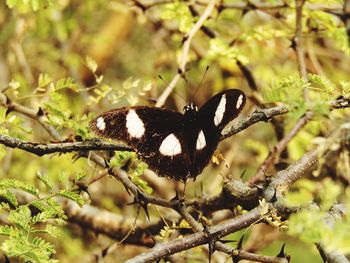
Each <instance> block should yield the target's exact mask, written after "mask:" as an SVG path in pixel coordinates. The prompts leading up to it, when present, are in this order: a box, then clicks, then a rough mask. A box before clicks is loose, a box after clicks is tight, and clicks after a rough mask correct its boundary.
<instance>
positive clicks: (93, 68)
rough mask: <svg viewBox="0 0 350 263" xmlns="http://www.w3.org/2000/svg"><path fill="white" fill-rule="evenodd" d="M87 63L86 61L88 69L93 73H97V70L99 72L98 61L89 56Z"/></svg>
mask: <svg viewBox="0 0 350 263" xmlns="http://www.w3.org/2000/svg"><path fill="white" fill-rule="evenodd" d="M85 61H86V65H87V67H88V68H89V69H90V70H91V71H92V72H93V73H95V72H96V70H97V63H96V61H95V60H94V59H93V58H92V57H89V56H87V57H86V59H85Z"/></svg>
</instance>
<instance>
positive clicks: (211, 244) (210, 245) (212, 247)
mask: <svg viewBox="0 0 350 263" xmlns="http://www.w3.org/2000/svg"><path fill="white" fill-rule="evenodd" d="M216 241H217V240H216V239H211V240H210V241H209V242H208V248H209V263H210V262H211V255H213V253H214V252H215V243H216Z"/></svg>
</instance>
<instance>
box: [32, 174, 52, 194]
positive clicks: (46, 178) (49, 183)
mask: <svg viewBox="0 0 350 263" xmlns="http://www.w3.org/2000/svg"><path fill="white" fill-rule="evenodd" d="M36 175H37V177H38V179H39V180H40V181H42V182H43V183H44V184H45V185H46V187H47V188H48V189H49V191H52V189H53V187H54V183H53V182H52V180H50V178H49V176H47V175H43V174H42V173H41V172H37V174H36Z"/></svg>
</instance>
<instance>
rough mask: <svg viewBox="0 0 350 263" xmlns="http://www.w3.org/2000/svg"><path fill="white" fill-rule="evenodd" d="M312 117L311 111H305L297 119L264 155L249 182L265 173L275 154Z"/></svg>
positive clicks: (280, 151) (278, 152) (257, 179)
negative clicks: (264, 157) (267, 154)
mask: <svg viewBox="0 0 350 263" xmlns="http://www.w3.org/2000/svg"><path fill="white" fill-rule="evenodd" d="M312 117H313V113H312V112H307V113H306V114H305V115H304V116H303V117H302V118H300V119H299V121H298V122H297V123H296V124H295V126H294V127H293V129H292V130H291V131H290V132H289V133H288V134H287V135H286V136H285V137H284V138H283V139H282V140H281V141H279V143H278V144H277V145H276V146H275V147H274V148H273V150H272V151H271V152H270V154H269V156H267V157H266V159H265V160H264V162H263V163H262V165H261V166H260V167H259V169H258V172H257V173H256V174H255V175H254V176H253V177H252V178H250V179H249V181H248V182H249V183H251V184H255V183H256V182H257V181H259V180H260V179H261V178H262V177H263V176H264V174H265V172H266V170H267V169H268V167H269V166H271V164H272V163H273V162H274V160H275V159H276V157H277V156H279V155H280V154H281V153H282V151H283V150H284V149H285V148H286V147H287V145H288V143H289V142H290V141H291V140H292V139H293V138H294V136H295V135H296V134H297V133H298V131H300V130H301V129H302V128H303V127H304V126H305V125H306V124H307V123H308V122H309V121H310V120H311V119H312Z"/></svg>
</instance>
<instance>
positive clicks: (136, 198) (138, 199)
mask: <svg viewBox="0 0 350 263" xmlns="http://www.w3.org/2000/svg"><path fill="white" fill-rule="evenodd" d="M135 204H138V205H139V206H140V207H141V208H142V209H143V210H144V211H145V214H146V216H147V219H148V221H150V217H149V213H148V207H147V206H148V200H146V198H145V197H144V196H143V194H142V193H141V192H140V191H139V190H137V195H135V196H134V200H133V201H132V202H131V203H129V204H128V205H135Z"/></svg>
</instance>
